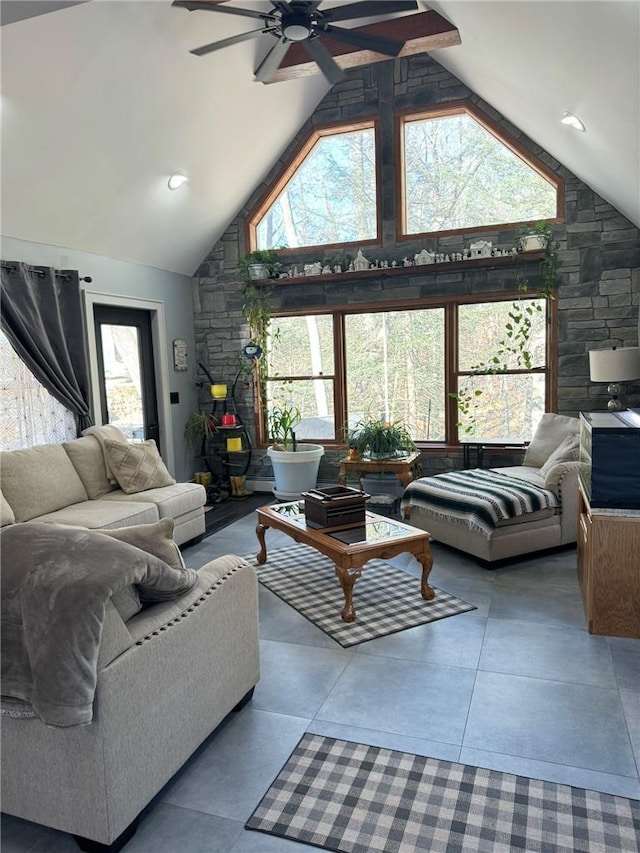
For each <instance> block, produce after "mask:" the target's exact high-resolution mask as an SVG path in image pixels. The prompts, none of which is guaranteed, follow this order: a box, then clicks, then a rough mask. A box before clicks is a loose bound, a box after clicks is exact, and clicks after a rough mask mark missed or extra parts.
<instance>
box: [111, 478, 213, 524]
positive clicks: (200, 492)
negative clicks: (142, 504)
mask: <svg viewBox="0 0 640 853" xmlns="http://www.w3.org/2000/svg"><path fill="white" fill-rule="evenodd" d="M206 498H207V492H206V489H205V488H204V486H201V485H199V484H198V483H175V484H174V485H172V486H163V487H162V488H160V489H149V490H148V491H145V492H138V493H137V494H134V495H127V494H125V493H124V492H122V491H120V489H118V490H117V491H115V492H109V494H108V495H103V497H102V500H103V501H104V502H105V503H106V502H107V501H148V502H149V503H153V504H155V505H156V506H157V508H158V515H159V517H160V518H173V519H177V518H179V517H180V516H182V515H184V514H185V513H187V512H192V511H193V510H196V509H200V508H201V507H203V506H204V504H205V501H206Z"/></svg>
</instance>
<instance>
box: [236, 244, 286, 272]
mask: <svg viewBox="0 0 640 853" xmlns="http://www.w3.org/2000/svg"><path fill="white" fill-rule="evenodd" d="M239 266H240V269H241V270H242V271H243V272H244V273H245V274H246V275H247V276H248V277H249V278H250V279H261V278H274V277H275V274H276V273H277V271H278V270H279V269H280V262H279V261H278V256H277V255H276V253H275V252H274V251H273V249H255V250H254V251H253V252H249V254H247V255H245V256H244V258H242V260H241V261H240V264H239Z"/></svg>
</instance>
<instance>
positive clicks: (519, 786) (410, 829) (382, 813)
mask: <svg viewBox="0 0 640 853" xmlns="http://www.w3.org/2000/svg"><path fill="white" fill-rule="evenodd" d="M246 828H247V829H255V830H259V831H261V832H266V833H269V834H271V835H277V836H279V837H280V838H288V839H291V840H294V841H299V842H304V843H305V844H310V845H313V846H315V847H322V848H324V849H325V850H333V851H338V852H339V853H427V851H429V853H513V851H526V853H534V851H540V853H608V851H611V853H613V851H615V853H638V850H639V847H638V844H639V838H640V801H638V800H630V799H627V798H625V797H615V796H612V795H611V794H600V793H597V792H596V791H586V790H584V789H582V788H573V787H570V786H569V785H559V784H557V783H554V782H541V781H539V780H537V779H528V778H527V777H526V776H514V775H512V774H511V773H501V772H499V771H496V770H483V769H482V768H480V767H469V766H467V765H465V764H454V763H452V762H450V761H439V760H437V759H435V758H424V757H421V756H419V755H411V754H410V753H407V752H397V751H395V750H391V749H381V748H379V747H375V746H366V745H364V744H359V743H349V742H348V741H344V740H336V739H335V738H328V737H322V736H321V735H313V734H305V735H304V736H303V738H302V740H301V741H300V743H299V744H298V746H297V747H296V749H295V750H294V751H293V753H292V754H291V757H290V758H289V760H288V761H287V763H286V764H285V766H284V767H283V768H282V770H281V771H280V773H279V774H278V777H277V778H276V780H275V781H274V782H273V784H272V785H271V787H270V788H269V790H268V791H267V793H266V794H265V796H264V797H263V799H262V801H261V803H260V804H259V806H258V808H257V809H256V810H255V812H254V813H253V815H252V816H251V817H250V818H249V820H248V822H247V824H246Z"/></svg>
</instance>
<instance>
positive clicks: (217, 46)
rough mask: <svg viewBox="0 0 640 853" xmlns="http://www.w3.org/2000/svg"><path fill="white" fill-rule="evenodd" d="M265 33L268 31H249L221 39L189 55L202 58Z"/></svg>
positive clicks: (192, 51)
mask: <svg viewBox="0 0 640 853" xmlns="http://www.w3.org/2000/svg"><path fill="white" fill-rule="evenodd" d="M266 32H268V30H264V29H263V30H249V32H248V33H240V35H237V36H229V38H226V39H222V41H214V42H211V44H205V45H203V46H202V47H197V48H196V49H195V50H190V51H189V53H192V54H193V55H194V56H204V55H205V54H207V53H212V52H213V51H214V50H220V48H222V47H229V45H232V44H238V42H241V41H247V39H252V38H256V36H259V35H262V33H266Z"/></svg>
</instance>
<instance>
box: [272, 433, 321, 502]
mask: <svg viewBox="0 0 640 853" xmlns="http://www.w3.org/2000/svg"><path fill="white" fill-rule="evenodd" d="M267 455H268V456H269V459H270V460H271V464H272V466H273V476H274V479H275V481H276V482H275V486H274V488H273V493H274V495H275V496H276V497H277V498H279V499H280V500H291V501H293V500H296V498H299V497H300V495H301V494H302V493H303V492H308V491H309V489H313V488H314V487H315V485H316V480H317V478H318V468H319V467H320V459H321V458H322V457H323V456H324V447H323V446H322V445H321V444H299V445H298V448H297V450H296V451H293V450H274V449H273V448H272V447H269V448H268V449H267Z"/></svg>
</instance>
